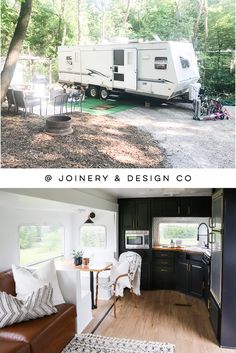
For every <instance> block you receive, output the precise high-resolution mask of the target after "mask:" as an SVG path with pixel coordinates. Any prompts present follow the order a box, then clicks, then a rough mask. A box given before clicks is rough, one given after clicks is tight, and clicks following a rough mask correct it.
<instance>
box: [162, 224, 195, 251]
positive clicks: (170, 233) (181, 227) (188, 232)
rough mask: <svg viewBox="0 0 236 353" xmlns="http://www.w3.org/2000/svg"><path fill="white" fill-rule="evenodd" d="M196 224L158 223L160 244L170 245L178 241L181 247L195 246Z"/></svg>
mask: <svg viewBox="0 0 236 353" xmlns="http://www.w3.org/2000/svg"><path fill="white" fill-rule="evenodd" d="M197 229H198V223H160V224H159V236H160V244H170V242H171V240H173V241H174V242H175V241H176V240H177V239H178V240H179V239H180V240H182V245H193V246H194V245H197Z"/></svg>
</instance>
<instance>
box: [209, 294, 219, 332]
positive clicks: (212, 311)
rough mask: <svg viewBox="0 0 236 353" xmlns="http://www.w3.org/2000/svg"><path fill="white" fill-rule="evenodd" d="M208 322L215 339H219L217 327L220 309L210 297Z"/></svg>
mask: <svg viewBox="0 0 236 353" xmlns="http://www.w3.org/2000/svg"><path fill="white" fill-rule="evenodd" d="M209 315H210V321H211V324H212V327H213V330H214V331H215V335H216V338H217V339H219V327H220V308H219V307H218V305H217V304H216V302H215V301H214V299H213V298H212V296H210V307H209Z"/></svg>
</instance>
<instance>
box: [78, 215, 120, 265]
mask: <svg viewBox="0 0 236 353" xmlns="http://www.w3.org/2000/svg"><path fill="white" fill-rule="evenodd" d="M93 211H94V212H95V215H96V216H95V218H94V219H93V222H94V224H95V225H104V226H105V228H106V234H107V247H106V249H96V254H95V253H94V249H93V248H87V249H84V250H85V252H86V254H87V255H88V256H90V255H94V257H96V259H99V258H100V259H101V260H103V261H109V260H110V259H111V258H113V257H114V253H115V252H117V250H118V236H117V215H116V213H115V212H110V211H104V210H98V209H93ZM90 212H91V210H89V209H86V210H85V211H84V212H81V213H80V215H76V214H74V215H73V246H74V248H75V249H81V244H80V237H79V232H80V227H81V226H82V225H84V221H85V220H86V219H87V218H88V214H89V213H90ZM95 255H96V256H95Z"/></svg>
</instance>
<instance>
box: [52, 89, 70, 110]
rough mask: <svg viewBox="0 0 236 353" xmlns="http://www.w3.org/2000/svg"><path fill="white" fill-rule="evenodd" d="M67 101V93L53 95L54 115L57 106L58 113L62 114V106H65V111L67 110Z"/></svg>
mask: <svg viewBox="0 0 236 353" xmlns="http://www.w3.org/2000/svg"><path fill="white" fill-rule="evenodd" d="M67 102H68V95H67V94H60V95H58V96H56V97H54V115H55V112H56V107H59V109H60V114H63V110H64V107H65V108H66V112H67Z"/></svg>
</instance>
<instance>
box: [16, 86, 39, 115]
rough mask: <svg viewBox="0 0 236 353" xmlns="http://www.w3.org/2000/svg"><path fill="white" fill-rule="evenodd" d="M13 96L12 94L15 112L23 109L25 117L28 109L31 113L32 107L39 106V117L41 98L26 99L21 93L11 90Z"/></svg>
mask: <svg viewBox="0 0 236 353" xmlns="http://www.w3.org/2000/svg"><path fill="white" fill-rule="evenodd" d="M13 94H14V99H15V103H16V107H17V111H18V109H19V108H23V109H24V112H25V116H26V115H27V109H28V108H29V109H30V111H31V112H32V113H33V109H34V107H36V106H40V115H41V98H36V97H27V96H26V97H25V96H24V92H23V91H16V90H13Z"/></svg>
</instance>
